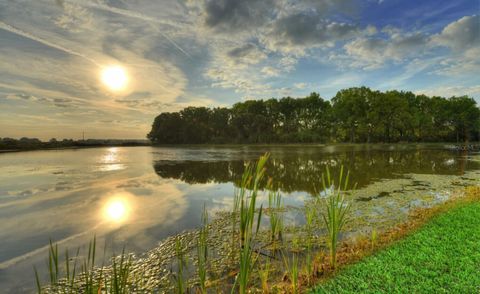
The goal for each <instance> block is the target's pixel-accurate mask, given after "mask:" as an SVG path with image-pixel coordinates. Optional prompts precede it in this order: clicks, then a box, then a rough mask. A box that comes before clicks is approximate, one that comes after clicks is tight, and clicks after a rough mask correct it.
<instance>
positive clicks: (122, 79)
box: [102, 65, 128, 91]
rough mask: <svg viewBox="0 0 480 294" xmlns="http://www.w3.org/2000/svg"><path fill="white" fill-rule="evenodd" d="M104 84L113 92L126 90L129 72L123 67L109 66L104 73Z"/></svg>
mask: <svg viewBox="0 0 480 294" xmlns="http://www.w3.org/2000/svg"><path fill="white" fill-rule="evenodd" d="M102 82H103V83H104V84H105V85H106V86H107V87H108V88H110V90H113V91H120V90H123V89H125V87H126V86H127V83H128V77H127V72H126V71H125V69H124V68H123V67H121V66H118V65H114V66H108V67H106V68H105V69H104V70H103V71H102Z"/></svg>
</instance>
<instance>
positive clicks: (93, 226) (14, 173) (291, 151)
mask: <svg viewBox="0 0 480 294" xmlns="http://www.w3.org/2000/svg"><path fill="white" fill-rule="evenodd" d="M265 152H269V153H271V158H270V161H269V162H268V164H267V172H266V175H267V177H271V178H272V179H273V180H274V182H273V183H274V188H275V189H278V190H279V191H280V192H281V193H282V195H283V196H284V201H285V205H287V206H291V207H303V205H304V202H305V201H308V199H309V198H310V197H311V194H313V193H316V192H319V193H321V191H322V187H321V185H320V183H321V181H320V178H321V174H322V173H323V172H324V171H325V168H326V166H330V167H331V170H332V173H334V174H335V172H337V171H338V170H339V168H340V166H342V165H343V166H344V167H345V168H347V169H348V170H349V171H350V174H351V176H350V182H352V183H356V184H357V192H356V193H355V194H354V195H353V194H352V196H351V199H350V201H351V202H352V204H353V208H354V209H353V211H354V213H353V215H354V217H355V218H357V219H358V222H357V223H358V229H355V230H352V231H351V234H352V236H354V235H355V234H362V232H366V231H368V228H369V227H372V226H375V227H380V228H381V227H388V226H390V225H392V224H393V223H396V222H399V221H402V220H404V219H405V217H406V216H407V215H408V211H409V210H410V209H412V208H415V207H428V206H431V205H435V204H438V203H441V202H443V201H446V200H448V199H449V197H450V196H451V195H452V193H453V191H454V190H455V189H457V188H460V187H462V186H466V185H469V184H473V183H478V181H479V179H480V160H479V155H478V154H467V153H460V152H457V151H451V150H449V149H447V148H446V146H444V145H441V144H425V145H408V144H406V145H332V146H322V145H318V146H315V145H306V146H298V145H294V146H198V147H115V148H91V149H76V150H72V149H70V150H45V151H31V152H18V153H3V154H0V240H1V242H0V285H1V289H3V290H6V291H7V292H8V291H14V292H16V293H18V292H26V291H28V290H31V289H32V288H33V287H34V275H33V269H32V266H33V265H37V266H38V267H40V268H42V267H44V266H45V259H46V257H47V248H48V247H47V245H48V242H49V239H50V238H51V239H52V240H54V241H57V242H59V243H60V244H61V247H62V248H65V247H69V248H76V247H78V246H81V245H84V244H86V243H87V242H88V241H89V240H90V239H91V238H92V237H93V236H94V235H96V236H97V239H98V243H99V244H106V245H105V247H106V252H107V254H111V252H113V251H116V252H119V251H120V250H121V248H122V247H123V246H126V248H127V250H128V251H132V252H138V253H141V252H145V251H147V250H149V249H152V248H154V247H156V246H157V245H158V244H159V242H161V241H162V240H163V239H165V238H167V237H169V236H172V235H175V234H177V233H181V232H183V231H185V230H191V229H195V228H197V227H198V226H199V224H200V219H201V213H202V208H203V206H204V205H205V207H206V209H207V210H208V211H209V213H210V214H211V215H214V214H215V213H216V212H221V211H226V210H229V209H231V207H232V205H233V191H234V188H235V186H236V185H237V184H238V182H239V178H240V177H241V174H242V172H243V170H244V169H245V163H246V162H248V161H251V160H255V159H258V157H259V156H260V155H262V154H264V153H265ZM260 200H262V201H265V198H261V199H260ZM289 222H290V223H291V224H298V225H301V224H302V222H303V217H302V215H300V214H292V215H291V216H289ZM102 246H103V245H102ZM7 289H9V290H7ZM13 289H14V290H13Z"/></svg>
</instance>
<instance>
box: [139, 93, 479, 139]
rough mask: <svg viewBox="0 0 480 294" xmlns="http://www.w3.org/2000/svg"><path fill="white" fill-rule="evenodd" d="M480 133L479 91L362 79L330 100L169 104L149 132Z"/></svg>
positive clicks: (175, 135)
mask: <svg viewBox="0 0 480 294" xmlns="http://www.w3.org/2000/svg"><path fill="white" fill-rule="evenodd" d="M479 136H480V109H479V108H478V106H477V104H476V101H475V100H474V99H473V98H471V97H468V96H460V97H451V98H444V97H438V96H433V97H429V96H426V95H415V94H414V93H412V92H406V91H396V90H394V91H386V92H381V91H375V90H371V89H370V88H367V87H358V88H348V89H343V90H341V91H339V92H338V93H337V94H336V95H335V97H333V98H332V99H331V100H330V101H328V100H325V99H323V98H322V97H320V95H319V94H318V93H315V92H314V93H311V94H310V95H309V96H307V97H305V98H296V99H295V98H292V97H284V98H281V99H275V98H272V99H268V100H248V101H244V102H239V103H236V104H234V105H233V106H232V107H230V108H225V107H216V108H207V107H186V108H184V109H183V110H181V111H178V112H164V113H161V114H160V115H158V116H157V117H156V118H155V120H154V122H153V125H152V129H151V131H150V133H149V134H148V135H147V138H148V139H150V140H151V141H152V143H154V144H202V143H327V142H351V143H361V142H366V143H370V142H372V143H373V142H386V143H390V142H436V141H442V142H466V141H478V140H479V139H480V138H479Z"/></svg>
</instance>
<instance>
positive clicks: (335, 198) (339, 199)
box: [322, 166, 350, 269]
mask: <svg viewBox="0 0 480 294" xmlns="http://www.w3.org/2000/svg"><path fill="white" fill-rule="evenodd" d="M348 181H349V172H347V174H346V176H345V177H344V174H343V166H342V167H341V168H340V175H339V180H338V184H337V185H335V182H334V180H332V179H331V176H330V170H329V168H328V167H327V169H326V177H325V175H322V183H323V187H324V190H325V191H326V192H327V196H326V198H325V206H326V211H325V212H323V213H322V219H323V222H324V223H325V226H326V227H327V232H328V235H327V243H328V247H329V251H330V265H331V266H332V268H334V269H335V268H336V266H337V245H338V238H339V235H340V232H341V231H342V229H343V228H344V226H345V224H346V222H347V215H348V212H349V210H350V204H349V203H347V201H346V200H345V198H344V192H345V191H346V190H347V187H348Z"/></svg>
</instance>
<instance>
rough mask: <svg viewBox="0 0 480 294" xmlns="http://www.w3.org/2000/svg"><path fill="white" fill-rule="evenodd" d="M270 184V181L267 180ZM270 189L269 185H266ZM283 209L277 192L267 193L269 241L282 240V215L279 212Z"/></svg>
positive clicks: (280, 197)
mask: <svg viewBox="0 0 480 294" xmlns="http://www.w3.org/2000/svg"><path fill="white" fill-rule="evenodd" d="M269 183H271V180H269ZM268 186H269V187H271V184H269V185H268ZM282 209H283V201H282V196H281V195H280V193H279V192H275V191H273V190H270V191H269V193H268V213H269V215H270V234H271V237H270V238H271V241H272V242H273V241H275V240H276V239H278V240H281V239H282V231H283V214H282V213H281V210H282Z"/></svg>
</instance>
